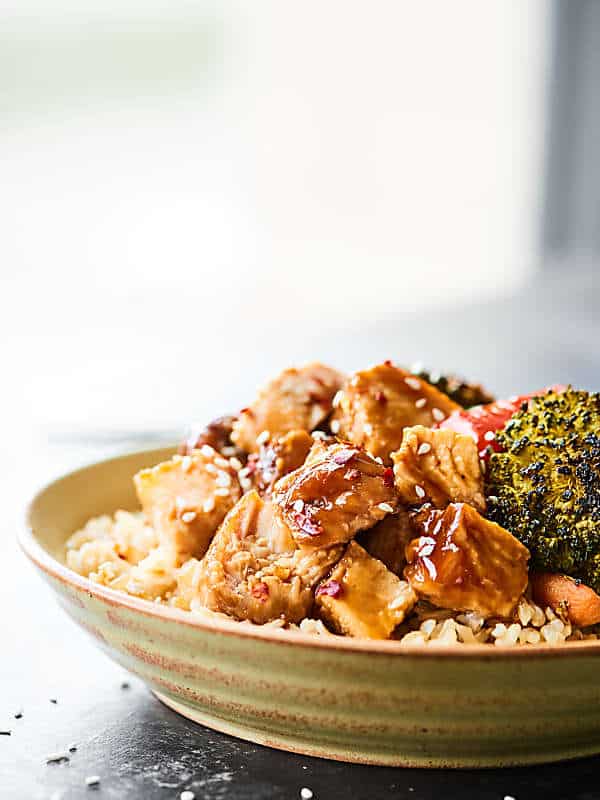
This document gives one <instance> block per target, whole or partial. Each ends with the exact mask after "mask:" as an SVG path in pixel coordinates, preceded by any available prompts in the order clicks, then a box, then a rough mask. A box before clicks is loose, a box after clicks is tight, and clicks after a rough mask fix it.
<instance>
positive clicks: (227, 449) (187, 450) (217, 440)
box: [179, 414, 244, 458]
mask: <svg viewBox="0 0 600 800" xmlns="http://www.w3.org/2000/svg"><path fill="white" fill-rule="evenodd" d="M235 420H236V417H233V416H231V415H230V414H227V415H225V416H223V417H217V419H214V420H213V421H212V422H209V423H208V425H205V426H193V427H192V429H191V430H190V432H189V433H188V435H187V437H186V439H185V441H183V442H182V444H181V446H180V447H179V452H180V454H181V455H184V456H185V455H190V454H191V453H192V451H193V450H199V449H200V448H201V447H202V445H204V444H207V445H209V446H210V447H212V448H213V449H214V450H216V451H217V453H220V454H221V455H222V456H225V458H231V457H235V458H243V455H244V454H243V451H242V450H240V449H239V448H237V447H235V445H234V444H233V442H232V441H231V433H232V431H233V424H234V422H235Z"/></svg>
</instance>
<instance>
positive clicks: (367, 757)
mask: <svg viewBox="0 0 600 800" xmlns="http://www.w3.org/2000/svg"><path fill="white" fill-rule="evenodd" d="M172 452H173V449H172V448H169V449H162V450H148V451H143V452H137V453H131V454H129V455H125V456H122V457H119V458H113V459H110V460H108V461H102V462H99V463H96V464H93V465H91V466H89V467H85V468H83V469H80V470H77V471H76V472H72V473H70V474H68V475H66V476H64V477H63V478H60V479H59V480H57V481H55V482H54V483H52V484H50V485H49V486H47V487H46V488H45V489H43V490H42V491H41V492H40V493H39V494H38V495H37V496H36V497H35V498H34V500H33V501H32V503H31V506H30V508H29V511H28V518H27V526H26V528H25V529H24V531H23V532H22V535H21V545H22V547H23V550H24V551H25V553H26V554H27V555H28V556H29V558H30V559H31V560H32V561H33V563H34V564H35V565H36V567H37V568H38V569H39V570H40V572H41V574H42V576H43V577H44V578H45V579H46V581H47V582H48V583H49V584H50V586H51V588H52V590H53V591H54V593H55V594H56V597H57V599H58V602H59V603H60V605H61V606H62V607H63V609H64V610H65V611H66V612H67V614H68V615H69V616H70V617H71V618H72V619H73V620H75V622H76V623H77V624H78V625H80V626H81V627H82V628H84V629H85V630H86V631H87V632H88V633H89V634H90V635H91V636H93V637H94V639H95V640H96V641H97V642H98V644H99V646H100V647H101V648H102V650H104V652H105V653H106V654H107V655H109V656H110V657H111V658H113V659H114V660H115V661H117V662H118V663H119V664H121V665H122V666H123V667H125V668H126V669H127V670H130V671H131V672H133V673H135V674H136V675H138V676H139V677H140V678H142V680H144V681H145V682H146V683H147V684H148V686H149V687H150V688H151V689H152V690H153V691H154V692H155V693H156V695H157V696H158V697H159V698H160V699H161V700H162V701H164V702H165V703H166V704H167V705H169V706H171V708H173V709H175V710H176V711H178V712H180V713H181V714H183V715H185V716H186V717H189V718H190V719H192V720H195V721H197V722H199V723H202V724H203V725H206V726H208V727H210V728H214V729H215V730H219V731H224V732H226V733H228V734H231V735H233V736H238V737H240V738H242V739H247V740H250V741H252V742H258V743H260V744H264V745H269V746H271V747H278V748H282V749H284V750H289V751H293V752H297V753H304V754H307V755H312V756H321V757H324V758H334V759H339V760H343V761H354V762H364V763H370V764H386V765H404V766H419V767H484V766H485V767H491V766H504V765H515V764H531V763H536V762H548V761H555V760H559V759H564V758H573V757H576V756H585V755H591V754H595V753H600V677H599V676H600V643H596V642H581V643H579V642H578V643H572V644H569V645H566V646H562V647H556V648H551V647H548V646H536V647H524V648H515V649H502V650H501V649H499V648H496V647H493V646H485V645H463V646H460V647H457V648H445V649H441V648H437V649H434V648H428V647H419V648H415V647H413V648H410V649H409V648H403V647H401V646H400V645H399V644H398V643H397V642H373V641H368V640H357V639H350V638H341V637H340V638H332V639H329V638H326V639H325V638H324V639H320V638H318V637H311V636H308V635H304V634H299V633H292V632H289V631H281V630H274V629H269V628H260V627H252V626H249V625H243V624H240V623H238V622H235V621H233V620H231V621H229V620H225V621H210V622H207V621H205V620H204V619H196V618H194V615H193V614H191V613H189V612H185V611H180V610H178V609H172V608H167V607H164V606H160V605H156V604H153V603H150V602H147V601H144V600H139V599H137V598H135V597H130V596H128V595H124V594H121V593H119V592H116V591H114V590H112V589H108V588H106V587H103V586H99V585H96V584H94V583H91V582H90V581H88V580H87V579H86V578H82V577H81V576H80V575H77V574H76V573H74V572H72V571H71V570H70V569H68V568H67V567H66V566H65V564H64V543H65V541H66V539H67V537H68V536H69V535H70V534H71V533H72V532H73V531H74V530H76V529H77V528H79V527H80V526H81V525H82V524H83V523H84V522H85V521H86V520H87V519H88V518H89V517H92V516H96V515H98V514H101V513H110V512H112V511H114V510H115V509H117V508H125V509H130V510H131V509H135V508H136V499H135V495H134V491H133V486H132V480H131V476H132V475H133V474H134V473H135V472H136V471H137V470H139V469H141V468H143V467H147V466H150V465H152V464H155V463H157V462H158V461H161V460H164V459H165V458H168V457H169V456H170V455H171V454H172Z"/></svg>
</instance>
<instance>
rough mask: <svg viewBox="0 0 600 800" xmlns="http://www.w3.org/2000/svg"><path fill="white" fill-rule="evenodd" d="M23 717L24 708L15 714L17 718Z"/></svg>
mask: <svg viewBox="0 0 600 800" xmlns="http://www.w3.org/2000/svg"><path fill="white" fill-rule="evenodd" d="M22 718H23V709H21V708H20V709H19V710H18V711H17V713H16V714H15V719H22Z"/></svg>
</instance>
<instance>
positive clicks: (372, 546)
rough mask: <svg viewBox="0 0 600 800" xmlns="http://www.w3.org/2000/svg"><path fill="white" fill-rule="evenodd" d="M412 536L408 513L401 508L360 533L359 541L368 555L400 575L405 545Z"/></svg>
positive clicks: (404, 558)
mask: <svg viewBox="0 0 600 800" xmlns="http://www.w3.org/2000/svg"><path fill="white" fill-rule="evenodd" d="M414 537H415V531H414V528H413V526H412V522H411V519H410V515H409V514H408V512H407V511H405V510H404V509H402V508H401V509H398V511H397V512H396V513H395V514H389V515H388V516H387V517H386V518H385V519H382V520H381V522H378V523H377V525H375V526H374V527H373V528H371V530H369V531H366V532H365V533H364V534H361V542H360V543H361V544H362V546H363V547H364V548H365V550H366V551H367V552H368V553H369V555H371V556H373V558H377V559H379V561H383V563H384V564H385V565H386V567H387V568H388V569H389V570H390V571H391V572H393V573H394V574H395V575H402V570H403V569H404V567H405V565H406V554H405V550H406V545H407V544H408V543H409V542H410V541H411V540H412V539H414Z"/></svg>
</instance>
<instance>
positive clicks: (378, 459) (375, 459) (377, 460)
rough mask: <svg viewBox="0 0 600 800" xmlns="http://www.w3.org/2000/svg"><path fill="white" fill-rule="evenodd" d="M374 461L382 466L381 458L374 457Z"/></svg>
mask: <svg viewBox="0 0 600 800" xmlns="http://www.w3.org/2000/svg"><path fill="white" fill-rule="evenodd" d="M374 461H376V462H377V463H378V464H381V465H383V458H382V457H381V456H375V458H374Z"/></svg>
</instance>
